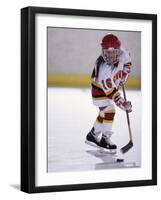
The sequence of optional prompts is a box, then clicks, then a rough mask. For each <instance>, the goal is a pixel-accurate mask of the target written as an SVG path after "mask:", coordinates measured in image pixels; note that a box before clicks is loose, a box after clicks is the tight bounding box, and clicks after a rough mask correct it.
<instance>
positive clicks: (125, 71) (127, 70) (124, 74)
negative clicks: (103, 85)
mask: <svg viewBox="0 0 161 200" xmlns="http://www.w3.org/2000/svg"><path fill="white" fill-rule="evenodd" d="M130 72H131V69H130V68H127V67H124V69H123V71H122V78H121V81H120V85H121V86H122V85H123V84H125V83H126V81H127V79H128V77H129V74H130Z"/></svg>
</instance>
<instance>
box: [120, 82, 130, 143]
mask: <svg viewBox="0 0 161 200" xmlns="http://www.w3.org/2000/svg"><path fill="white" fill-rule="evenodd" d="M122 91H123V95H124V99H125V101H127V99H126V92H125V86H124V85H122ZM126 117H127V124H128V129H129V137H130V140H131V141H132V133H131V126H130V118H129V113H128V111H126Z"/></svg>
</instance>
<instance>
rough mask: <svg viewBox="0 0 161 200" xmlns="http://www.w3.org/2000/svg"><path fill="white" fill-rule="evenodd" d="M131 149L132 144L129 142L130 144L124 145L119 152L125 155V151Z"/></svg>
mask: <svg viewBox="0 0 161 200" xmlns="http://www.w3.org/2000/svg"><path fill="white" fill-rule="evenodd" d="M132 147H133V142H132V141H131V140H130V142H129V143H128V144H127V145H125V146H124V147H122V148H121V152H122V153H126V152H127V151H129V150H130V149H131V148H132Z"/></svg>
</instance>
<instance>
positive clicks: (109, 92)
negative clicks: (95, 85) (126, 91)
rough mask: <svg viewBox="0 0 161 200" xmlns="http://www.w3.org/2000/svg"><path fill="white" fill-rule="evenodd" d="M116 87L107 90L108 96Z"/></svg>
mask: <svg viewBox="0 0 161 200" xmlns="http://www.w3.org/2000/svg"><path fill="white" fill-rule="evenodd" d="M114 89H115V88H112V89H110V90H109V91H108V92H105V94H106V96H108V95H109V94H111V93H112V92H113V91H114Z"/></svg>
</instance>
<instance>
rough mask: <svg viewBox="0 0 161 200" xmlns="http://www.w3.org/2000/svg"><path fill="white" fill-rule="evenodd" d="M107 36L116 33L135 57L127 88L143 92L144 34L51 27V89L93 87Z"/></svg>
mask: <svg viewBox="0 0 161 200" xmlns="http://www.w3.org/2000/svg"><path fill="white" fill-rule="evenodd" d="M107 33H113V34H115V35H116V36H117V37H118V38H119V39H120V41H121V44H122V45H121V46H122V47H123V48H125V49H126V50H127V51H129V53H130V55H131V58H132V64H133V66H132V73H131V76H130V78H129V80H128V82H127V84H126V87H127V88H128V89H140V82H141V81H140V77H141V32H133V31H132V32H131V31H112V30H94V29H75V28H57V27H56V28H54V27H48V38H47V40H48V86H49V87H52V86H62V87H85V88H88V87H90V75H91V73H92V70H93V67H94V63H95V61H96V59H97V57H98V56H99V55H100V54H101V46H100V43H101V41H102V38H103V37H104V36H105V35H106V34H107Z"/></svg>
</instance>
